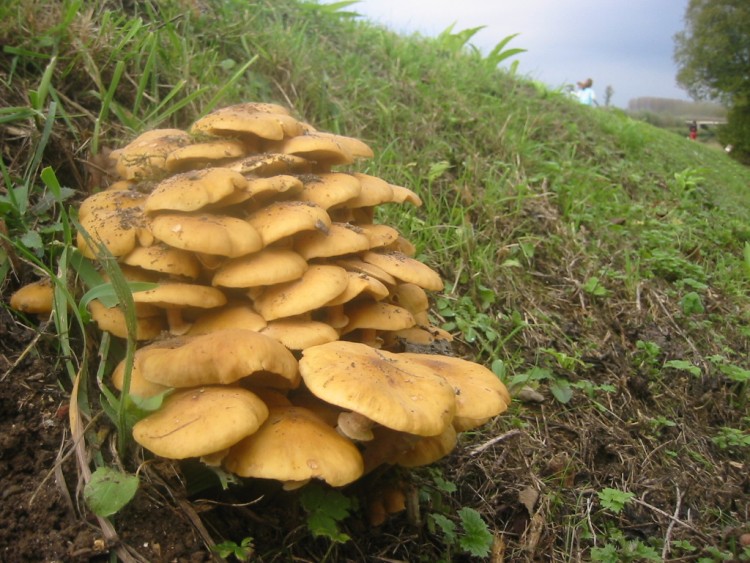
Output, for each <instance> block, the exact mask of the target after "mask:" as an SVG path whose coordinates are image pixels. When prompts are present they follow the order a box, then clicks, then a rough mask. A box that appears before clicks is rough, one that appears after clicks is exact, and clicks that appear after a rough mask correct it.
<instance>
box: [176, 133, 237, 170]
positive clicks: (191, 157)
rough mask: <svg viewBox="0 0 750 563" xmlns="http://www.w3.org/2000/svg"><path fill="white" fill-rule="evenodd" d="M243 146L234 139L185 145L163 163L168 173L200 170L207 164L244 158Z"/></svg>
mask: <svg viewBox="0 0 750 563" xmlns="http://www.w3.org/2000/svg"><path fill="white" fill-rule="evenodd" d="M244 154H245V144H244V143H242V142H240V141H237V140H235V139H214V140H208V141H203V142H198V143H194V144H191V145H185V146H184V147H180V148H177V149H175V150H173V151H172V152H170V153H169V154H168V155H167V158H166V161H165V163H164V166H165V168H166V169H167V171H168V172H172V173H175V172H179V171H182V170H187V169H195V168H202V167H203V166H205V165H207V164H214V165H216V164H217V163H218V162H220V161H223V160H227V159H230V158H238V157H241V156H244Z"/></svg>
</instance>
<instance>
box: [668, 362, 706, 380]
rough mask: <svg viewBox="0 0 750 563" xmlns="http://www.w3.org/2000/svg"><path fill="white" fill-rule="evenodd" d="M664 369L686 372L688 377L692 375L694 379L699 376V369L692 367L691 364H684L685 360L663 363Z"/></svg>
mask: <svg viewBox="0 0 750 563" xmlns="http://www.w3.org/2000/svg"><path fill="white" fill-rule="evenodd" d="M664 367H666V368H673V369H679V370H682V371H687V372H688V373H690V375H694V376H695V377H700V375H701V368H699V367H698V366H696V365H693V364H692V363H691V362H686V361H685V360H669V361H668V362H665V363H664Z"/></svg>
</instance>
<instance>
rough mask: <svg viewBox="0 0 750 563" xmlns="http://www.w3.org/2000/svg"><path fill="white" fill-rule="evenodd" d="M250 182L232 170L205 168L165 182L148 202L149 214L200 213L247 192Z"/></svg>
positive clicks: (154, 191) (151, 195) (158, 185)
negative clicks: (237, 194)
mask: <svg viewBox="0 0 750 563" xmlns="http://www.w3.org/2000/svg"><path fill="white" fill-rule="evenodd" d="M246 186H247V180H246V179H245V177H244V176H243V175H242V174H240V173H239V172H235V171H233V170H229V169H228V168H204V169H203V170H191V171H190V172H183V173H181V174H175V175H174V176H170V177H169V178H167V179H166V180H162V181H161V182H160V183H159V184H157V185H156V187H155V188H154V189H153V191H152V192H151V194H149V196H148V197H147V198H146V201H145V203H144V209H145V210H146V212H149V213H153V212H155V211H196V210H198V209H201V208H203V207H205V206H207V205H210V204H212V203H216V202H217V201H221V200H222V199H224V198H226V197H228V196H230V195H232V194H233V193H235V192H236V191H240V190H243V189H244V188H245V187H246Z"/></svg>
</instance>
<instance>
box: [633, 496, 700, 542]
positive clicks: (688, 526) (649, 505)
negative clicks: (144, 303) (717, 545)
mask: <svg viewBox="0 0 750 563" xmlns="http://www.w3.org/2000/svg"><path fill="white" fill-rule="evenodd" d="M632 500H633V502H635V503H637V504H640V505H641V506H645V507H646V508H650V509H651V510H653V511H654V512H656V513H658V514H661V515H662V516H666V517H667V518H669V519H670V520H672V522H674V523H675V524H679V525H680V526H683V527H685V528H688V529H689V530H692V531H693V532H695V533H696V534H698V536H700V537H701V538H702V539H703V540H705V541H707V542H710V541H711V538H709V537H708V536H707V535H706V534H704V533H703V532H701V531H700V530H699V529H698V528H696V527H695V526H693V525H691V524H688V523H687V522H683V521H682V520H680V519H679V518H677V517H676V516H672V515H671V514H669V513H668V512H664V511H663V510H662V509H661V508H656V507H655V506H654V505H653V504H649V503H647V502H646V501H643V500H641V499H639V498H633V499H632Z"/></svg>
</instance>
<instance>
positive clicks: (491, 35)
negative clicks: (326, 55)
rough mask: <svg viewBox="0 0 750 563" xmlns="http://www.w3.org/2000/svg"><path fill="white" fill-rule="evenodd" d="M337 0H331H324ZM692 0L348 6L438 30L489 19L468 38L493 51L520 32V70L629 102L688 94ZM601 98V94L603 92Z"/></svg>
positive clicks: (407, 28)
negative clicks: (677, 57) (687, 25)
mask: <svg viewBox="0 0 750 563" xmlns="http://www.w3.org/2000/svg"><path fill="white" fill-rule="evenodd" d="M326 1H333V0H326ZM687 3H688V0H668V1H657V2H655V1H654V0H629V1H628V2H622V1H621V0H596V1H595V0H565V1H557V2H555V1H550V0H524V1H523V2H499V1H496V0H461V1H460V2H456V1H455V0H408V1H407V0H361V1H360V2H358V3H357V4H354V5H353V6H351V7H350V9H352V10H353V11H356V12H358V13H360V14H362V15H363V16H364V17H366V18H367V19H369V20H371V21H373V22H374V23H377V24H381V25H385V26H386V27H388V28H389V29H392V30H393V31H396V32H398V33H403V34H410V33H414V32H418V33H420V34H422V35H426V36H435V35H437V34H439V33H440V32H442V31H444V30H445V29H447V28H448V26H450V25H451V24H453V23H455V26H454V31H460V30H463V29H468V28H474V27H479V26H484V29H482V30H481V31H479V32H478V33H477V34H476V35H475V36H474V37H473V38H472V40H471V42H472V43H473V44H474V45H476V46H477V47H478V48H480V49H481V50H482V51H484V52H488V51H489V50H490V49H492V48H493V47H494V46H495V45H497V43H498V42H500V41H501V40H502V39H504V38H505V37H507V36H509V35H512V34H516V33H518V34H519V35H518V37H516V38H514V39H513V41H511V43H510V44H509V47H514V48H522V49H526V50H527V52H526V53H522V54H521V55H519V56H518V57H516V59H517V60H518V61H519V72H520V73H521V74H522V75H525V76H528V77H530V78H532V79H535V80H539V81H541V82H544V83H546V84H548V85H550V86H552V87H557V86H560V85H562V84H564V83H573V82H576V81H578V80H581V79H583V78H586V77H588V76H591V77H592V78H594V80H595V82H596V83H597V84H599V85H601V89H602V90H603V89H604V88H605V87H606V85H608V84H609V85H611V86H612V87H613V88H614V90H615V96H614V99H613V101H614V102H615V104H616V105H620V106H626V105H627V102H628V100H629V99H630V98H634V97H640V96H657V97H674V98H681V99H687V95H686V94H685V92H683V91H682V90H680V89H679V88H678V87H677V86H676V84H675V75H676V73H677V69H676V66H675V64H674V61H673V59H672V52H673V49H674V41H673V36H674V34H675V33H676V32H678V31H680V30H681V29H682V28H683V15H684V13H685V9H686V7H687ZM600 97H601V95H600Z"/></svg>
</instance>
